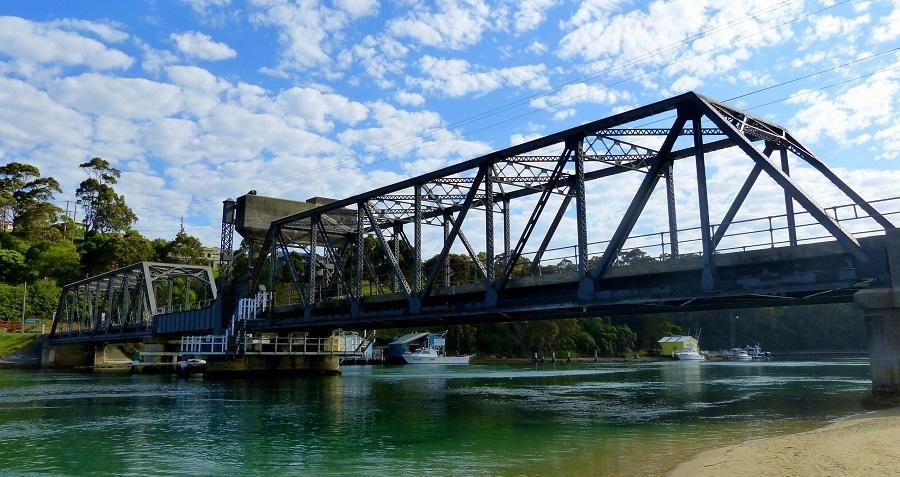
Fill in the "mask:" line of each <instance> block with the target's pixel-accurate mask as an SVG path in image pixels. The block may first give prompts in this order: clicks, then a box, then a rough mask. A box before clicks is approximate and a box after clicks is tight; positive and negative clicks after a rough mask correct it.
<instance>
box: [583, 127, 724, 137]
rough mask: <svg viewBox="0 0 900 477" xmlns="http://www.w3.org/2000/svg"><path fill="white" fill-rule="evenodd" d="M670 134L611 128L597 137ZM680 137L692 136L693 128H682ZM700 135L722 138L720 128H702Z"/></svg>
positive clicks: (651, 129)
mask: <svg viewBox="0 0 900 477" xmlns="http://www.w3.org/2000/svg"><path fill="white" fill-rule="evenodd" d="M671 133H672V129H669V128H612V129H601V130H600V131H597V135H599V136H668V135H669V134H671ZM678 134H679V135H681V136H693V135H694V128H684V129H682V130H681V131H680V132H679V133H678ZM700 134H702V135H704V136H724V135H725V133H724V132H722V130H721V129H720V128H703V129H701V130H700Z"/></svg>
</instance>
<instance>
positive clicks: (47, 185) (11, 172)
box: [0, 162, 62, 236]
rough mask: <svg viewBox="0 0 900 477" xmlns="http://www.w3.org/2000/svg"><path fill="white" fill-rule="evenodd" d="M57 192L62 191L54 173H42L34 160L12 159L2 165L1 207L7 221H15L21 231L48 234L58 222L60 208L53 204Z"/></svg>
mask: <svg viewBox="0 0 900 477" xmlns="http://www.w3.org/2000/svg"><path fill="white" fill-rule="evenodd" d="M54 192H62V189H61V188H60V187H59V182H57V181H56V179H54V178H52V177H41V171H40V169H38V168H37V167H35V166H32V165H31V164H23V163H21V162H10V163H8V164H6V165H5V166H0V209H2V212H3V214H2V215H3V217H2V219H3V221H11V222H12V224H13V231H14V232H16V233H18V234H20V235H28V236H32V235H40V234H45V233H47V231H48V230H49V229H50V227H51V225H53V223H54V222H56V218H57V216H58V215H59V208H58V207H56V206H54V205H52V204H50V203H49V201H50V200H51V199H53V194H54Z"/></svg>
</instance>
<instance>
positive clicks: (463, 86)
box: [408, 55, 550, 98]
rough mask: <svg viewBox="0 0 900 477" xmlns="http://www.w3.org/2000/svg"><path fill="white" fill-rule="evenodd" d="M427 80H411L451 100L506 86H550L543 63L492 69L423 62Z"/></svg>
mask: <svg viewBox="0 0 900 477" xmlns="http://www.w3.org/2000/svg"><path fill="white" fill-rule="evenodd" d="M419 67H420V69H421V70H422V73H423V74H424V75H425V76H424V77H423V78H411V79H409V80H408V81H409V82H410V83H412V84H416V85H418V86H420V87H421V88H422V89H424V90H426V91H434V92H437V93H439V94H441V95H444V96H448V97H451V98H454V97H460V96H465V95H469V94H484V93H487V92H490V91H493V90H496V89H498V88H501V87H504V86H512V87H522V88H528V89H546V88H549V86H550V83H549V81H548V79H547V76H546V73H547V68H546V66H544V65H543V64H538V65H522V66H513V67H509V68H496V69H488V68H484V67H479V66H475V67H473V66H472V65H470V64H469V62H467V61H466V60H460V59H443V58H434V57H432V56H429V55H425V56H423V57H422V58H421V59H420V60H419Z"/></svg>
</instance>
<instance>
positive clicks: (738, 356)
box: [728, 348, 753, 361]
mask: <svg viewBox="0 0 900 477" xmlns="http://www.w3.org/2000/svg"><path fill="white" fill-rule="evenodd" d="M728 359H731V360H735V361H750V360H752V359H753V358H752V357H750V355H749V354H748V353H747V350H745V349H744V348H731V350H730V351H728Z"/></svg>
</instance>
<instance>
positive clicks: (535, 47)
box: [525, 40, 549, 55]
mask: <svg viewBox="0 0 900 477" xmlns="http://www.w3.org/2000/svg"><path fill="white" fill-rule="evenodd" d="M547 50H549V48H547V45H545V44H543V43H541V42H539V41H537V40H535V41H533V42H531V44H530V45H528V47H526V48H525V53H531V54H534V55H543V54H544V53H546V52H547Z"/></svg>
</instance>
